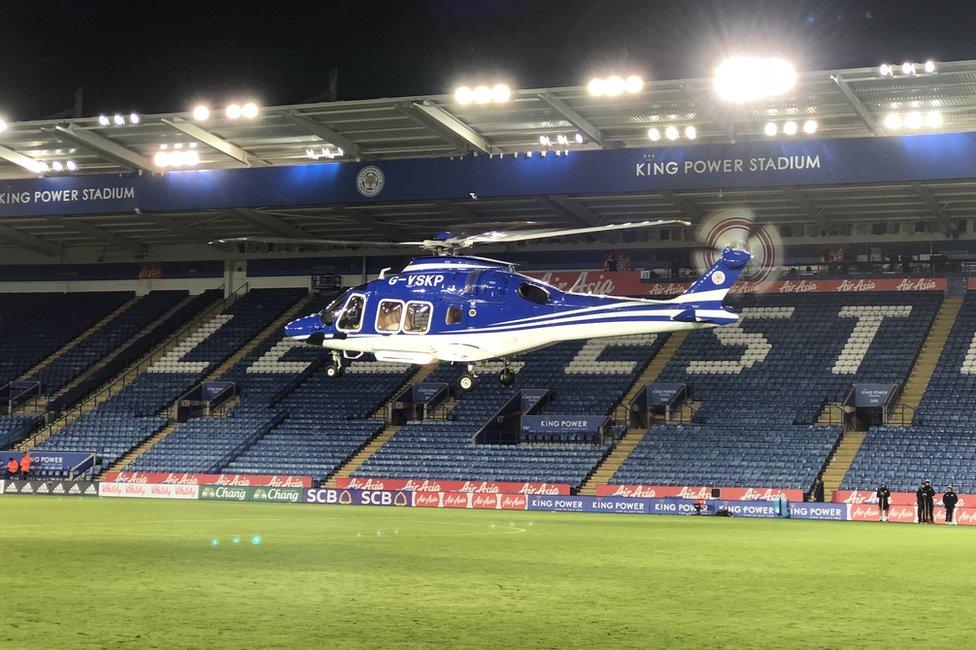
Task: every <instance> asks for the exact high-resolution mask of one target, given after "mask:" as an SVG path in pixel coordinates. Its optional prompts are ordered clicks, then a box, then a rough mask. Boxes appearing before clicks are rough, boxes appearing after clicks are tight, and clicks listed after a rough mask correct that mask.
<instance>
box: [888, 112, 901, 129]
mask: <svg viewBox="0 0 976 650" xmlns="http://www.w3.org/2000/svg"><path fill="white" fill-rule="evenodd" d="M884 128H886V129H888V130H889V131H897V130H898V129H900V128H901V115H899V114H898V113H888V114H887V115H885V118H884Z"/></svg>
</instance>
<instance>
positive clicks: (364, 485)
mask: <svg viewBox="0 0 976 650" xmlns="http://www.w3.org/2000/svg"><path fill="white" fill-rule="evenodd" d="M336 487H339V488H348V489H353V490H407V491H410V492H471V493H474V494H569V493H570V487H569V483H505V482H498V481H442V480H440V479H391V478H337V479H336Z"/></svg>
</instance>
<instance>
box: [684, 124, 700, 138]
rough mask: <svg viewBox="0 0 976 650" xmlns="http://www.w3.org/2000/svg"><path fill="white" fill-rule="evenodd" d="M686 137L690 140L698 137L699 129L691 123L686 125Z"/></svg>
mask: <svg viewBox="0 0 976 650" xmlns="http://www.w3.org/2000/svg"><path fill="white" fill-rule="evenodd" d="M685 137H686V138H688V139H689V140H694V139H695V138H697V137H698V129H696V128H695V127H694V126H692V125H690V124H689V125H688V126H686V127H685Z"/></svg>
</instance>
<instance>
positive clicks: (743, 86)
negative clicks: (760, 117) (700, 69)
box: [714, 56, 796, 104]
mask: <svg viewBox="0 0 976 650" xmlns="http://www.w3.org/2000/svg"><path fill="white" fill-rule="evenodd" d="M714 84H715V92H716V94H717V95H718V96H719V97H720V98H722V99H724V100H725V101H728V102H733V103H736V104H744V103H746V102H751V101H755V100H757V99H765V98H767V97H774V96H776V95H783V94H785V93H787V92H789V90H790V89H791V88H793V86H794V85H795V84H796V70H795V69H794V68H793V64H792V63H790V62H789V61H786V60H784V59H776V58H762V57H751V56H734V57H731V58H728V59H726V60H725V61H723V62H722V63H721V64H719V66H718V67H717V68H716V69H715V78H714Z"/></svg>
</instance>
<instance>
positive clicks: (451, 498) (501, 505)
mask: <svg viewBox="0 0 976 650" xmlns="http://www.w3.org/2000/svg"><path fill="white" fill-rule="evenodd" d="M527 505H528V497H527V496H526V495H524V494H499V493H493V494H489V493H484V492H482V493H472V492H414V493H413V506H414V507H415V508H475V509H477V510H525V508H526V506H527Z"/></svg>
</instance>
